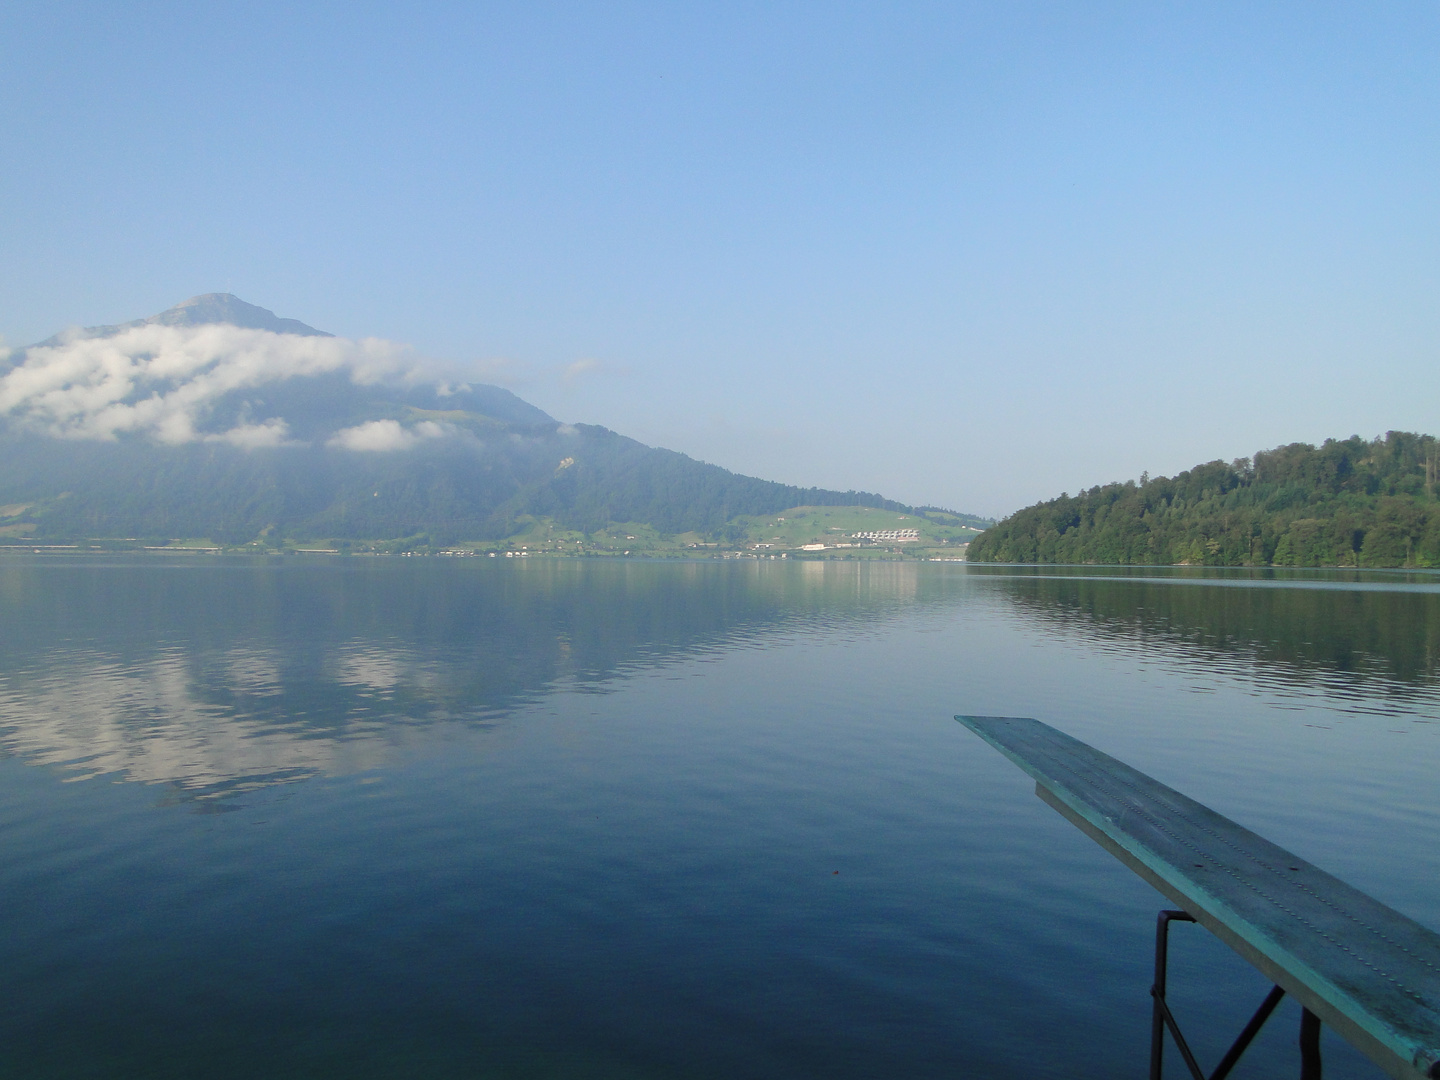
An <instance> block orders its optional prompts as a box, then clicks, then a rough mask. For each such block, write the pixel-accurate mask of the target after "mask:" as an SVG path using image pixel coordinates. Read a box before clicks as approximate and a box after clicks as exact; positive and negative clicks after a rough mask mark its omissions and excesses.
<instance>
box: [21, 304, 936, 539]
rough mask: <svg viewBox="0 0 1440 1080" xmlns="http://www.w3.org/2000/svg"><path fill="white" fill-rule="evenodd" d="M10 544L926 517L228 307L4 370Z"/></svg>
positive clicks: (71, 336) (196, 307)
mask: <svg viewBox="0 0 1440 1080" xmlns="http://www.w3.org/2000/svg"><path fill="white" fill-rule="evenodd" d="M0 504H3V505H0V533H5V534H8V535H10V536H12V537H20V536H24V537H31V538H39V537H52V538H59V537H147V536H153V537H211V538H214V539H216V540H219V541H221V542H224V543H244V542H247V541H250V540H252V539H255V538H256V537H259V536H262V535H263V536H266V537H269V538H271V539H272V540H274V539H278V538H281V537H303V538H315V537H332V538H351V539H394V538H403V537H413V536H417V535H425V536H429V537H431V538H433V539H435V540H436V541H437V542H453V541H456V540H459V539H466V538H470V539H495V538H501V537H504V536H506V535H509V534H510V533H511V532H513V531H514V530H515V529H516V528H517V526H518V524H519V521H520V519H522V518H527V517H528V518H535V517H545V518H550V519H553V520H555V521H557V522H559V523H561V524H562V525H564V526H565V527H566V528H569V529H578V530H581V531H586V532H589V531H592V530H595V529H599V528H603V527H605V526H606V525H608V524H611V523H624V522H643V523H646V524H649V525H652V526H653V527H654V528H656V529H657V530H660V531H661V532H664V533H670V534H674V533H684V532H690V531H698V532H701V533H706V534H709V533H715V532H716V531H717V530H721V529H722V528H723V527H724V526H725V523H726V522H727V521H729V520H730V519H732V518H734V517H736V516H737V515H742V514H766V513H773V512H775V511H779V510H783V509H785V508H787V507H791V506H797V505H802V504H815V505H832V506H833V505H857V504H859V505H867V506H873V507H877V508H882V509H899V510H906V509H908V508H907V507H903V506H901V504H898V503H894V502H891V501H890V500H887V499H884V498H882V497H881V496H878V495H874V494H869V493H860V492H853V491H851V492H838V491H827V490H819V489H813V488H810V489H807V488H797V487H793V486H789V485H784V484H776V483H771V482H768V481H764V480H757V479H754V478H751V477H745V476H739V475H737V474H734V473H731V472H728V471H727V470H724V469H721V468H718V467H716V466H713V465H706V464H703V463H701V462H697V461H695V460H693V459H691V458H688V457H686V456H685V455H683V454H677V453H674V452H672V451H668V450H662V449H656V448H652V447H648V446H645V445H643V444H641V443H638V442H636V441H634V440H632V439H627V438H625V437H623V436H620V435H617V434H616V433H614V432H612V431H609V430H607V429H605V428H602V427H596V426H591V425H584V424H564V423H560V422H559V421H557V420H555V419H554V418H553V417H551V416H549V415H547V414H546V413H544V412H543V411H541V410H540V409H537V408H535V407H534V406H533V405H530V404H528V403H527V402H525V401H522V400H521V399H520V398H518V397H516V396H515V395H514V394H512V393H510V392H509V391H508V390H505V389H503V388H501V387H497V386H489V385H483V384H476V383H458V382H454V381H446V380H445V379H444V378H442V377H441V376H440V375H439V374H438V373H437V371H436V370H435V369H434V368H433V367H432V366H430V365H427V364H426V363H425V362H424V361H423V360H422V359H421V358H420V357H418V356H416V355H415V353H414V352H413V351H412V350H410V349H408V348H407V347H405V346H402V345H398V344H396V343H394V342H389V341H383V340H380V339H375V338H367V339H363V340H359V341H356V340H351V339H348V338H341V337H335V336H334V335H331V334H327V333H325V332H324V331H322V330H317V329H315V328H314V327H311V326H308V325H306V324H305V323H303V322H300V321H298V320H295V319H282V318H279V317H277V316H276V315H275V314H274V313H273V312H271V311H269V310H267V309H265V308H261V307H257V306H255V305H252V304H248V303H245V302H244V301H242V300H239V299H238V298H236V297H234V296H231V295H229V294H224V293H212V294H207V295H204V296H197V297H193V298H192V299H190V300H187V301H185V302H184V303H182V304H178V305H176V306H175V307H173V308H170V309H169V310H167V311H164V312H161V313H160V314H158V315H154V316H151V317H150V318H147V319H138V320H135V321H134V322H130V323H125V324H122V325H118V326H101V327H90V328H86V329H71V330H67V331H63V332H61V333H59V334H56V335H54V336H53V337H51V338H47V339H46V340H45V341H42V342H40V343H38V344H36V345H32V346H29V347H28V348H26V349H21V350H17V351H16V352H14V353H12V354H11V355H9V356H8V357H6V358H5V359H4V361H3V362H0Z"/></svg>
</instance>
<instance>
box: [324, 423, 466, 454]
mask: <svg viewBox="0 0 1440 1080" xmlns="http://www.w3.org/2000/svg"><path fill="white" fill-rule="evenodd" d="M445 434H447V432H446V430H445V428H444V427H443V426H441V425H440V424H437V423H434V422H433V421H430V420H422V421H421V422H420V423H418V424H415V425H414V426H413V427H408V428H407V427H405V426H403V425H402V424H401V423H400V421H398V420H371V421H370V422H369V423H368V424H359V425H357V426H356V427H348V428H342V429H341V430H340V431H337V432H336V433H335V434H334V435H332V436H331V437H330V439H329V440H328V441H327V442H326V445H327V446H338V447H340V448H342V449H344V450H360V451H370V452H371V453H376V452H384V451H387V450H408V449H410V447H412V446H414V445H415V444H416V443H418V442H420V441H421V440H422V439H438V438H440V437H441V436H442V435H445Z"/></svg>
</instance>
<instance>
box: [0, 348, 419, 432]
mask: <svg viewBox="0 0 1440 1080" xmlns="http://www.w3.org/2000/svg"><path fill="white" fill-rule="evenodd" d="M335 373H343V374H345V375H347V376H348V377H349V379H350V381H351V382H353V383H355V384H356V385H359V386H368V385H374V384H377V383H381V382H396V381H401V382H418V381H421V380H423V379H424V378H425V375H424V372H423V371H422V370H421V364H420V362H419V360H418V358H417V357H416V356H415V355H414V353H413V352H412V351H411V350H410V349H409V348H408V347H406V346H403V345H399V344H396V343H395V342H390V341H383V340H380V339H378V338H366V339H364V340H361V341H354V340H350V339H347V338H337V337H301V336H298V335H294V334H276V333H272V332H270V331H268V330H248V329H242V328H241V327H237V326H229V325H225V324H210V325H205V326H139V327H135V328H133V329H130V330H126V331H123V332H122V333H119V334H116V335H114V336H113V337H107V338H88V339H78V340H73V341H62V342H61V343H60V344H58V345H54V346H48V347H34V348H31V349H28V350H26V352H25V353H24V355H23V362H21V363H20V364H18V365H17V366H16V367H14V368H11V369H10V370H9V371H7V372H6V373H5V374H4V375H3V376H0V414H3V415H4V416H6V417H7V418H9V419H10V420H11V421H12V422H15V423H19V424H21V425H24V426H25V427H28V428H30V429H32V430H36V431H40V432H43V433H45V434H48V435H54V436H59V437H61V438H71V439H115V438H117V437H119V436H121V435H139V436H142V437H146V438H150V439H153V440H155V441H156V442H161V443H168V444H171V445H177V444H180V443H187V442H200V441H218V442H227V443H232V444H234V445H237V446H243V447H249V448H255V447H263V446H280V445H284V444H285V443H287V442H290V441H291V436H290V431H289V427H288V425H287V424H286V422H285V421H284V420H283V419H279V418H272V419H268V420H266V421H264V422H262V423H253V422H247V421H245V420H243V418H242V419H241V420H239V421H237V422H235V423H233V424H231V425H230V426H228V427H226V428H225V429H224V430H214V429H213V423H212V421H213V418H212V416H211V414H212V412H213V410H214V408H215V406H216V404H217V403H218V402H219V400H220V399H221V398H222V397H223V396H225V395H233V394H234V393H236V392H243V391H245V390H249V389H259V388H261V387H263V386H266V385H269V384H273V383H277V382H280V381H282V380H285V379H291V378H297V377H306V376H317V375H327V374H335ZM431 428H434V429H435V430H434V431H433V432H432V431H431V430H430V429H431ZM422 429H423V430H422ZM441 434H444V429H443V428H441V426H440V425H438V424H418V425H415V426H414V427H413V428H412V427H403V426H402V425H401V424H399V423H398V422H396V421H394V420H380V421H374V422H371V423H368V424H361V425H359V426H358V427H352V428H347V429H345V430H343V431H341V432H338V433H337V434H336V435H335V436H334V437H333V438H332V439H331V440H330V442H331V444H333V445H336V446H343V447H346V448H349V449H354V450H395V449H404V448H406V447H409V446H413V445H415V444H416V443H418V442H419V441H421V440H422V439H426V438H434V437H437V436H438V435H441Z"/></svg>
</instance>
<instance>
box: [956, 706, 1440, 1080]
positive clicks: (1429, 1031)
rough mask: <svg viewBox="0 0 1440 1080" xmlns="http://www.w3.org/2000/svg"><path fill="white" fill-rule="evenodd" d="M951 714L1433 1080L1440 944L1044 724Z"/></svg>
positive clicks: (1329, 1011) (1255, 958) (1351, 1035)
mask: <svg viewBox="0 0 1440 1080" xmlns="http://www.w3.org/2000/svg"><path fill="white" fill-rule="evenodd" d="M955 719H956V720H959V721H960V722H961V723H962V724H964V725H965V726H966V727H968V728H970V730H972V731H974V732H975V733H976V734H977V735H979V736H980V737H981V738H982V739H984V740H985V741H986V742H988V743H990V745H992V746H993V747H995V749H997V750H999V751H1000V752H1001V753H1002V754H1004V755H1005V756H1006V757H1008V758H1009V759H1010V760H1011V761H1013V762H1014V763H1015V764H1016V765H1018V766H1020V768H1021V769H1023V770H1024V771H1025V772H1027V773H1029V774H1030V776H1031V777H1033V778H1034V780H1035V793H1036V794H1037V795H1039V796H1040V798H1042V799H1044V800H1045V801H1046V802H1047V803H1049V804H1050V805H1051V806H1053V807H1054V808H1055V809H1056V810H1058V811H1059V812H1060V813H1061V814H1063V815H1064V816H1065V817H1066V818H1068V819H1069V820H1070V821H1071V822H1072V823H1073V824H1074V825H1076V826H1077V827H1078V828H1079V829H1080V830H1081V831H1082V832H1084V833H1085V834H1086V835H1088V836H1089V837H1090V838H1091V839H1092V840H1095V841H1096V842H1097V843H1098V844H1099V845H1100V846H1101V847H1103V848H1104V849H1105V850H1106V851H1108V852H1110V854H1112V855H1114V856H1115V857H1116V858H1118V859H1119V860H1120V861H1121V862H1123V863H1124V864H1125V865H1126V866H1128V867H1129V868H1130V869H1131V870H1133V871H1135V873H1136V874H1138V875H1139V876H1140V877H1142V878H1144V879H1145V880H1146V881H1147V882H1149V883H1150V884H1151V885H1153V886H1154V887H1155V888H1156V889H1158V890H1160V892H1162V893H1164V894H1165V895H1166V896H1168V897H1169V898H1170V899H1171V900H1173V901H1174V902H1175V903H1176V904H1177V905H1179V906H1180V907H1181V908H1183V909H1184V910H1185V912H1186V913H1188V914H1189V915H1190V916H1192V917H1193V918H1194V919H1195V921H1196V922H1198V923H1200V925H1202V926H1204V927H1205V928H1206V929H1207V930H1209V931H1210V932H1211V933H1213V934H1214V935H1215V936H1216V937H1218V938H1219V939H1220V940H1221V941H1223V942H1225V943H1226V944H1227V945H1229V946H1230V947H1231V948H1233V949H1234V950H1235V951H1236V952H1238V953H1239V954H1240V955H1241V956H1243V957H1244V958H1245V959H1246V960H1248V961H1250V963H1252V964H1253V965H1255V967H1257V968H1259V969H1260V971H1261V972H1263V973H1264V974H1265V976H1266V977H1267V978H1269V979H1271V980H1272V981H1273V982H1274V983H1275V984H1276V986H1278V987H1280V988H1282V989H1283V990H1284V991H1285V993H1287V994H1290V995H1291V996H1292V997H1295V998H1297V999H1298V1000H1299V1001H1300V1003H1301V1004H1302V1005H1303V1006H1304V1007H1305V1008H1307V1009H1309V1010H1310V1011H1311V1012H1312V1013H1314V1014H1315V1015H1316V1016H1318V1017H1319V1018H1320V1019H1321V1020H1322V1021H1323V1022H1325V1023H1327V1024H1329V1025H1330V1026H1331V1027H1333V1028H1334V1029H1335V1030H1336V1031H1337V1032H1339V1033H1340V1034H1341V1035H1342V1036H1344V1037H1345V1038H1346V1039H1347V1040H1348V1041H1349V1042H1350V1043H1351V1044H1353V1045H1354V1046H1356V1047H1358V1048H1359V1049H1360V1050H1362V1051H1363V1052H1364V1053H1366V1054H1367V1055H1369V1057H1370V1058H1371V1059H1372V1060H1373V1061H1374V1062H1375V1063H1376V1064H1377V1065H1379V1066H1380V1067H1381V1068H1382V1069H1384V1070H1385V1071H1386V1072H1387V1073H1389V1074H1390V1075H1391V1076H1393V1077H1396V1078H1397V1080H1422V1078H1423V1080H1440V935H1437V934H1435V933H1434V932H1432V931H1430V930H1427V929H1426V928H1425V927H1423V926H1421V925H1420V924H1419V923H1417V922H1415V921H1414V920H1413V919H1409V918H1407V917H1406V916H1404V915H1401V914H1400V913H1399V912H1398V911H1395V910H1393V909H1391V908H1388V907H1386V906H1385V905H1384V904H1382V903H1380V902H1379V901H1378V900H1375V899H1372V898H1371V897H1369V896H1366V895H1365V894H1364V893H1362V892H1360V891H1359V890H1358V889H1355V888H1352V887H1351V886H1349V885H1346V884H1345V883H1344V882H1343V881H1340V880H1339V879H1338V878H1335V877H1332V876H1330V875H1329V874H1327V873H1325V872H1324V871H1323V870H1320V869H1319V868H1317V867H1315V866H1313V865H1311V864H1310V863H1308V862H1306V861H1305V860H1304V859H1302V858H1300V857H1299V856H1297V855H1292V854H1291V853H1290V852H1288V851H1286V850H1285V849H1284V848H1281V847H1278V846H1276V845H1275V844H1272V843H1270V842H1269V841H1268V840H1266V839H1264V838H1263V837H1261V836H1257V835H1256V834H1255V833H1253V832H1251V831H1250V830H1249V829H1246V828H1244V827H1243V826H1241V825H1237V824H1236V823H1235V822H1233V821H1231V820H1230V819H1229V818H1227V817H1223V816H1222V815H1220V814H1217V813H1216V812H1215V811H1214V810H1211V809H1210V808H1209V807H1207V806H1203V805H1202V804H1200V803H1198V802H1196V801H1195V800H1194V799H1191V798H1188V797H1186V796H1185V795H1182V794H1180V792H1178V791H1176V790H1174V789H1173V788H1170V787H1167V786H1166V785H1164V784H1162V783H1160V782H1159V781H1158V780H1154V779H1152V778H1151V777H1149V776H1146V775H1145V774H1144V773H1142V772H1140V771H1138V770H1136V769H1132V768H1131V767H1130V766H1128V765H1126V764H1125V763H1124V762H1122V761H1118V760H1116V759H1115V758H1113V757H1110V756H1109V755H1108V754H1104V753H1101V752H1100V751H1099V750H1096V749H1095V748H1094V747H1092V746H1089V745H1087V744H1086V743H1083V742H1081V741H1079V740H1078V739H1074V738H1071V737H1070V736H1069V735H1066V734H1065V733H1064V732H1062V731H1058V730H1056V729H1055V728H1053V727H1050V726H1049V725H1048V724H1043V723H1041V722H1040V721H1038V720H1031V719H1024V718H1020V717H1009V716H957V717H956V718H955Z"/></svg>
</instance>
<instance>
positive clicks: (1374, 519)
mask: <svg viewBox="0 0 1440 1080" xmlns="http://www.w3.org/2000/svg"><path fill="white" fill-rule="evenodd" d="M1437 474H1440V445H1437V442H1436V439H1435V438H1434V437H1433V436H1430V435H1415V434H1411V433H1409V432H1402V431H1392V432H1388V433H1387V434H1386V435H1385V436H1384V437H1383V438H1377V439H1374V440H1370V441H1366V440H1365V439H1362V438H1360V437H1359V436H1352V437H1351V438H1349V439H1327V440H1326V441H1325V444H1324V445H1323V446H1320V447H1315V446H1311V445H1309V444H1308V443H1291V444H1290V445H1288V446H1281V447H1277V448H1275V449H1274V450H1267V451H1262V452H1260V453H1257V454H1256V455H1255V457H1254V459H1253V460H1251V459H1249V458H1242V459H1240V460H1239V461H1235V462H1231V463H1230V464H1228V465H1227V464H1226V463H1224V462H1223V461H1212V462H1210V463H1208V464H1205V465H1197V466H1196V467H1195V468H1193V469H1190V470H1188V471H1186V472H1182V473H1180V474H1179V475H1178V476H1175V477H1173V478H1171V477H1163V476H1162V477H1157V478H1155V479H1151V478H1149V477H1148V476H1145V477H1142V478H1141V480H1140V482H1139V483H1136V482H1135V481H1133V480H1132V481H1128V482H1126V483H1123V484H1120V483H1117V484H1106V485H1104V486H1102V487H1093V488H1091V489H1089V490H1088V491H1082V492H1081V493H1080V494H1078V495H1074V496H1071V495H1062V496H1060V498H1058V499H1051V500H1050V501H1048V502H1043V503H1038V504H1036V505H1034V506H1030V507H1027V508H1026V509H1024V510H1021V511H1019V512H1017V513H1015V514H1012V515H1011V516H1010V517H1008V518H1006V519H1005V520H1003V521H1001V522H1000V523H999V524H998V525H996V526H994V527H993V528H991V529H989V530H987V531H986V532H985V533H983V534H982V535H981V536H980V537H979V538H977V539H976V540H975V541H974V542H973V543H972V544H971V545H970V549H969V552H968V557H969V559H970V560H971V561H972V562H1013V563H1112V564H1132V565H1147V564H1164V565H1171V564H1193V565H1205V566H1266V565H1273V566H1372V567H1386V566H1391V567H1399V566H1410V567H1440V501H1437V483H1436V481H1437V479H1440V475H1437Z"/></svg>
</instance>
